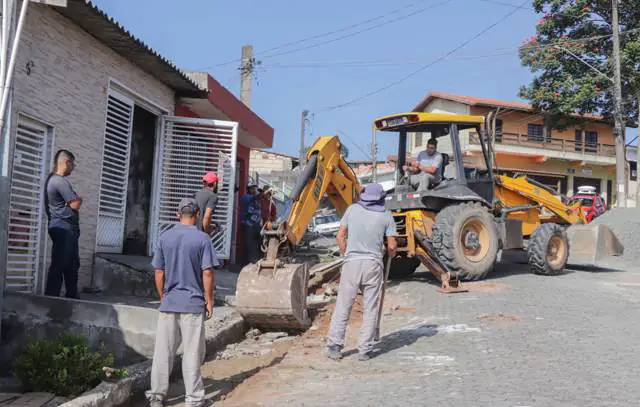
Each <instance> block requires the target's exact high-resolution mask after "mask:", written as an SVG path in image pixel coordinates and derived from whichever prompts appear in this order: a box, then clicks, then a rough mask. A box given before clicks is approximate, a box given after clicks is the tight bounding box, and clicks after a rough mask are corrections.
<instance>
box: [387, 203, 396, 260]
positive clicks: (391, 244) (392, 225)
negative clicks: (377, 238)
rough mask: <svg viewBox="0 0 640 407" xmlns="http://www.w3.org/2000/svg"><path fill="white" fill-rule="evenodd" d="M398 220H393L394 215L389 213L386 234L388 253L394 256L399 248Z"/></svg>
mask: <svg viewBox="0 0 640 407" xmlns="http://www.w3.org/2000/svg"><path fill="white" fill-rule="evenodd" d="M396 235H397V231H396V222H395V221H394V220H393V216H392V215H391V213H389V219H388V222H387V229H386V230H385V236H386V237H387V255H388V256H389V257H390V258H392V257H394V256H395V255H396V250H397V249H398V242H397V241H396Z"/></svg>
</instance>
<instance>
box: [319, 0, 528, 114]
mask: <svg viewBox="0 0 640 407" xmlns="http://www.w3.org/2000/svg"><path fill="white" fill-rule="evenodd" d="M527 2H528V0H525V1H524V2H523V3H522V4H523V5H524V4H526V3H527ZM517 11H518V9H513V10H511V11H510V12H508V13H507V14H505V15H504V16H503V17H502V18H500V19H499V20H498V21H496V22H495V23H493V24H491V25H489V26H488V27H486V28H484V29H482V30H481V31H480V32H478V33H477V34H475V35H474V36H473V37H471V38H470V39H468V40H466V41H464V42H463V43H462V44H460V45H458V46H456V47H455V48H453V49H452V50H451V51H449V52H447V53H446V54H445V55H443V56H442V57H440V58H437V59H436V60H434V61H432V62H430V63H428V64H426V65H424V66H421V67H420V68H418V69H417V70H415V71H413V72H411V73H410V74H408V75H405V76H404V77H402V78H400V79H398V80H396V81H394V82H392V83H390V84H388V85H386V86H383V87H382V88H378V89H376V90H374V91H371V92H368V93H365V94H364V95H361V96H359V97H357V98H355V99H351V100H350V101H348V102H345V103H341V104H339V105H334V106H329V107H325V108H324V109H322V110H321V112H329V111H333V110H336V109H341V108H343V107H346V106H349V105H352V104H354V103H357V102H359V101H361V100H362V99H365V98H368V97H370V96H373V95H375V94H378V93H380V92H384V91H385V90H387V89H390V88H392V87H394V86H396V85H398V84H400V83H402V82H404V81H406V80H407V79H410V78H412V77H414V76H415V75H417V74H419V73H421V72H423V71H425V70H426V69H428V68H430V67H431V66H433V65H435V64H436V63H438V62H440V61H442V60H443V59H445V58H446V57H448V56H449V55H452V54H454V53H455V52H456V51H458V50H459V49H462V48H464V47H465V46H467V45H468V44H470V43H471V42H473V41H474V40H476V39H477V38H479V37H481V36H482V35H484V34H485V33H487V32H488V31H490V30H491V29H493V28H494V27H496V26H497V25H498V24H500V23H502V22H503V21H504V20H506V19H508V18H509V17H511V16H512V15H513V14H515V13H516V12H517Z"/></svg>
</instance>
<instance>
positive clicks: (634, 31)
mask: <svg viewBox="0 0 640 407" xmlns="http://www.w3.org/2000/svg"><path fill="white" fill-rule="evenodd" d="M533 7H534V8H535V10H536V11H537V12H538V13H543V16H542V18H541V19H540V20H539V21H538V24H537V26H536V35H535V36H533V37H532V38H529V39H527V40H526V41H525V43H524V44H523V45H522V46H521V47H520V59H521V61H522V63H523V65H525V66H528V67H529V68H530V69H531V71H532V72H533V73H534V74H535V77H534V79H533V81H532V83H531V84H529V85H528V86H523V87H522V88H521V89H520V96H521V97H523V98H525V99H528V100H530V101H531V104H532V105H533V106H534V108H535V109H537V110H538V111H540V112H541V113H542V114H543V117H544V118H545V123H546V124H547V125H548V126H549V127H551V128H557V129H562V128H565V127H567V126H569V125H572V124H579V123H580V122H581V121H582V120H581V118H580V117H576V116H575V115H573V114H575V113H577V114H578V115H587V114H593V113H597V114H601V115H603V116H604V117H605V118H608V119H612V112H613V86H612V81H611V79H612V78H613V69H612V67H613V63H612V58H611V56H612V48H613V44H612V38H611V37H612V29H611V1H610V0H534V1H533ZM619 20H620V27H621V31H622V34H621V36H620V42H621V52H622V56H621V57H622V69H621V71H622V89H623V100H622V103H623V109H624V114H625V116H626V119H627V120H629V121H633V122H635V119H636V117H637V116H638V109H639V108H640V103H639V102H638V101H639V100H640V30H638V28H640V0H627V1H621V2H620V5H619ZM598 71H599V72H600V73H599V72H598Z"/></svg>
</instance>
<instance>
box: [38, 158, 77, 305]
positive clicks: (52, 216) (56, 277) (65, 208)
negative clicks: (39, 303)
mask: <svg viewBox="0 0 640 407" xmlns="http://www.w3.org/2000/svg"><path fill="white" fill-rule="evenodd" d="M54 161H55V165H56V168H55V170H54V171H53V172H52V173H51V174H49V177H48V178H47V181H46V182H45V195H44V199H45V205H44V206H45V212H46V214H47V218H48V220H49V236H50V237H51V241H52V242H53V247H52V248H51V265H50V266H49V273H48V274H47V282H46V286H45V290H44V295H50V296H53V297H58V296H60V290H61V289H62V281H63V280H64V287H65V296H66V297H67V298H78V270H79V269H80V253H79V249H78V238H79V237H80V216H79V214H78V211H79V210H80V206H82V198H80V196H78V194H77V193H76V191H75V190H74V189H73V187H72V186H71V183H70V182H69V180H68V179H67V177H68V176H69V175H70V174H71V172H72V171H73V168H74V166H75V157H74V156H73V154H72V153H71V152H70V151H68V150H58V152H56V155H55V158H54Z"/></svg>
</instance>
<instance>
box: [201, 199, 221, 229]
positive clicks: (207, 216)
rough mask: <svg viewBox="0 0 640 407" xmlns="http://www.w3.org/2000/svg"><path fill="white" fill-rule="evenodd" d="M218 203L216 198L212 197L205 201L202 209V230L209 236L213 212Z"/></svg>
mask: <svg viewBox="0 0 640 407" xmlns="http://www.w3.org/2000/svg"><path fill="white" fill-rule="evenodd" d="M217 203H218V197H217V196H216V195H214V196H212V197H211V198H209V199H208V200H207V204H206V205H205V208H204V216H203V217H202V229H203V230H204V232H205V233H207V234H211V232H213V210H214V209H215V207H216V204H217Z"/></svg>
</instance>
